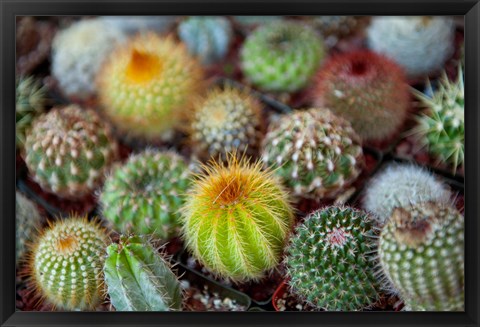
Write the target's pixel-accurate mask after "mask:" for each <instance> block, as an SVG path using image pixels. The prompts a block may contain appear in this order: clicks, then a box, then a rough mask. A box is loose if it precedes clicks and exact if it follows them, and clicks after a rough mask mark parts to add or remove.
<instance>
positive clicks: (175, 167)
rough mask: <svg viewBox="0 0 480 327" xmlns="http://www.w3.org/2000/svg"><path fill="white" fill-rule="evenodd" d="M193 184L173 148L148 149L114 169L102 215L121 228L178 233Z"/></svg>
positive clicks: (105, 189)
mask: <svg viewBox="0 0 480 327" xmlns="http://www.w3.org/2000/svg"><path fill="white" fill-rule="evenodd" d="M189 185H190V171H189V169H188V167H187V164H186V163H185V161H184V160H183V158H182V157H180V156H179V155H177V154H175V153H173V152H158V151H154V150H146V151H144V152H142V153H139V154H136V155H134V156H132V157H130V159H129V160H128V161H127V162H126V163H125V164H124V165H122V166H119V167H116V168H114V169H113V170H112V173H111V174H110V176H108V177H107V179H106V180H105V184H104V187H103V191H102V193H101V195H100V199H99V200H100V204H101V206H102V207H103V216H104V217H105V218H106V219H107V220H108V221H110V222H111V223H112V224H113V225H114V228H115V229H116V230H118V231H120V232H122V233H123V232H128V231H131V232H135V233H136V234H154V235H155V236H156V237H158V238H160V239H161V240H164V241H165V240H168V239H169V238H171V237H173V236H175V235H176V234H177V229H178V226H179V221H178V220H179V217H178V216H179V214H178V213H177V211H178V209H179V208H180V206H181V205H183V203H184V194H185V192H186V191H187V189H188V187H189Z"/></svg>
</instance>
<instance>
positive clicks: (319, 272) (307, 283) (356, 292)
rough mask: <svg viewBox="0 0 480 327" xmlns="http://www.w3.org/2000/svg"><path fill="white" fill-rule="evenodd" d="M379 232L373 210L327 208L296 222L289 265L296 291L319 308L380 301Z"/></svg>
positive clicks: (335, 308)
mask: <svg viewBox="0 0 480 327" xmlns="http://www.w3.org/2000/svg"><path fill="white" fill-rule="evenodd" d="M376 238H377V236H376V235H375V230H374V228H373V225H372V221H371V220H370V217H369V216H368V214H366V213H365V212H363V211H360V210H357V209H353V208H350V207H326V208H324V209H321V210H317V211H314V212H313V213H311V214H310V215H309V216H308V217H307V218H306V219H305V221H304V222H303V223H302V224H300V225H299V226H297V228H296V230H295V234H294V236H292V239H291V241H290V244H289V245H288V247H287V251H286V253H287V254H286V259H285V265H286V268H287V276H288V278H289V281H288V284H289V286H290V288H291V290H292V293H294V294H296V295H297V296H298V297H299V298H301V299H302V300H304V301H306V302H307V303H309V304H311V305H312V306H313V307H315V308H317V309H325V310H327V311H356V310H361V309H364V308H366V307H368V306H369V305H371V304H372V303H374V302H375V300H376V299H377V295H378V289H379V288H380V285H379V283H378V282H377V278H376V276H375V265H376V262H375V258H374V255H375V253H374V252H375V245H376V241H375V239H376Z"/></svg>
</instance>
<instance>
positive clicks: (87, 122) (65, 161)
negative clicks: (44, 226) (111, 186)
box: [25, 105, 118, 199]
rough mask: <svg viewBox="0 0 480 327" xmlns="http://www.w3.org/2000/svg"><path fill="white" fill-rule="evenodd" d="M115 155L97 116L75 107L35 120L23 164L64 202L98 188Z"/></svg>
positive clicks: (107, 131) (108, 133) (106, 129)
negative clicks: (65, 199) (64, 199)
mask: <svg viewBox="0 0 480 327" xmlns="http://www.w3.org/2000/svg"><path fill="white" fill-rule="evenodd" d="M117 152H118V145H117V142H116V140H115V139H114V138H113V134H112V132H111V130H110V128H109V127H108V126H107V125H106V124H105V123H104V122H103V121H102V119H101V118H100V116H99V115H98V114H97V113H96V112H95V111H93V110H92V109H85V108H80V107H79V106H77V105H69V106H67V107H64V108H54V109H52V110H50V111H49V112H48V113H46V114H44V115H42V116H40V117H38V118H37V119H36V120H35V121H34V123H33V126H32V128H31V130H30V133H29V134H28V135H27V139H26V141H25V162H26V164H27V167H28V170H29V171H30V174H31V175H32V177H33V178H34V180H35V181H36V182H37V183H39V184H40V186H41V187H42V188H43V189H44V190H46V191H49V192H52V193H55V194H56V195H58V196H59V197H62V198H67V199H80V198H82V197H84V196H86V195H87V194H89V193H91V192H92V191H93V190H95V189H96V188H97V187H98V186H100V184H101V182H102V181H103V177H104V174H105V172H106V171H107V169H108V168H109V166H110V164H111V163H112V162H113V161H114V160H115V159H116V158H117Z"/></svg>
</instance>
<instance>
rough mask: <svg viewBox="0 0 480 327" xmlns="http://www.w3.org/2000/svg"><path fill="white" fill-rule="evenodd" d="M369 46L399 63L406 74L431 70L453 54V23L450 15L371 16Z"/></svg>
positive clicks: (436, 69)
mask: <svg viewBox="0 0 480 327" xmlns="http://www.w3.org/2000/svg"><path fill="white" fill-rule="evenodd" d="M367 38H368V44H369V47H370V48H371V49H372V50H373V51H375V52H378V53H382V54H385V55H386V56H387V57H390V58H391V59H393V60H395V61H396V62H397V63H398V64H399V65H400V66H402V67H403V68H404V69H405V71H406V73H407V75H408V76H409V77H418V76H422V75H428V74H431V73H434V72H436V71H438V70H441V69H442V68H443V65H444V64H445V62H446V61H447V59H449V57H450V56H451V55H452V54H453V51H454V42H453V41H454V38H455V24H454V22H453V20H452V19H451V18H449V17H441V16H436V17H432V16H429V17H427V16H418V17H392V16H381V17H374V18H373V20H372V23H371V25H370V27H369V28H368V31H367Z"/></svg>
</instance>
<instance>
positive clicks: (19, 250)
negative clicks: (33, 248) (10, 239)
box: [15, 191, 42, 264]
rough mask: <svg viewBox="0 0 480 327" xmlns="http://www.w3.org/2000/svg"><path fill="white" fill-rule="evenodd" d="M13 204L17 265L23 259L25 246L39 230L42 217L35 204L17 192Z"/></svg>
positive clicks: (25, 250)
mask: <svg viewBox="0 0 480 327" xmlns="http://www.w3.org/2000/svg"><path fill="white" fill-rule="evenodd" d="M15 203H16V205H15V208H16V221H15V240H16V257H17V258H16V259H17V260H16V262H17V264H18V263H19V262H21V261H23V259H24V255H25V253H26V252H27V244H28V243H29V242H30V241H31V240H32V239H33V236H34V235H35V233H36V232H37V229H39V228H40V224H41V222H42V217H41V216H40V213H39V212H38V209H37V207H36V206H35V204H34V203H33V202H32V201H30V200H29V199H28V198H27V197H26V196H24V195H23V194H22V193H20V192H18V191H17V192H16V194H15Z"/></svg>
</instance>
